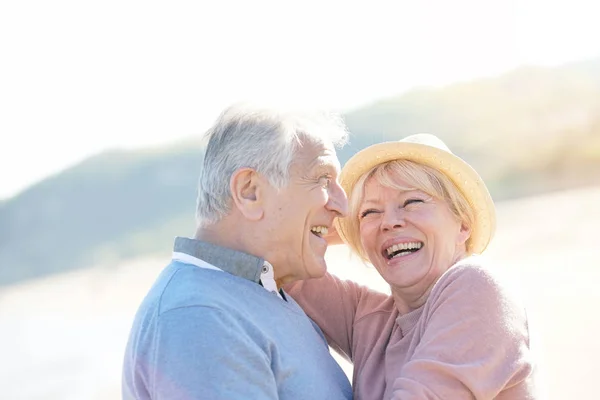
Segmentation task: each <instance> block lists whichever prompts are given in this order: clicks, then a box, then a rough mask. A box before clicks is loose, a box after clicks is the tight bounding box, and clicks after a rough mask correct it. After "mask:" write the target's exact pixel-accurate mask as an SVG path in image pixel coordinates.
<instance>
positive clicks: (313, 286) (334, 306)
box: [285, 273, 368, 360]
mask: <svg viewBox="0 0 600 400" xmlns="http://www.w3.org/2000/svg"><path fill="white" fill-rule="evenodd" d="M285 290H286V292H287V293H289V294H290V295H291V296H292V297H293V298H294V300H296V302H297V303H298V304H300V306H301V307H302V309H303V310H304V312H305V313H306V314H307V315H308V316H309V317H310V318H311V319H312V320H313V321H315V322H316V324H317V325H319V327H320V328H321V330H322V331H323V334H324V335H325V338H326V339H327V343H328V344H329V345H330V346H331V347H332V348H334V349H335V350H337V351H338V352H341V353H342V354H344V355H346V356H347V357H348V358H349V359H350V360H351V359H352V331H353V326H354V321H355V319H356V312H357V309H358V306H359V302H360V301H361V297H363V296H364V295H365V294H366V292H367V291H368V289H367V288H366V287H363V286H360V285H358V284H357V283H354V282H352V281H347V280H341V279H340V278H338V277H336V276H334V275H331V274H329V273H327V274H325V276H324V277H322V278H318V279H307V280H304V281H296V282H294V283H291V284H288V285H286V286H285Z"/></svg>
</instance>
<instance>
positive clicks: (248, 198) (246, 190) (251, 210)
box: [229, 168, 264, 221]
mask: <svg viewBox="0 0 600 400" xmlns="http://www.w3.org/2000/svg"><path fill="white" fill-rule="evenodd" d="M262 184H263V180H262V179H261V178H260V176H259V174H258V173H257V172H256V171H255V170H253V169H252V168H240V169H238V170H237V171H235V172H234V173H233V175H231V178H230V180H229V190H230V191H231V198H232V199H233V204H234V205H235V207H236V208H237V209H238V210H239V212H240V213H241V214H242V215H244V217H246V218H247V219H249V220H252V221H257V220H259V219H261V218H262V216H263V214H264V210H263V204H262V203H263V202H262V186H261V185H262Z"/></svg>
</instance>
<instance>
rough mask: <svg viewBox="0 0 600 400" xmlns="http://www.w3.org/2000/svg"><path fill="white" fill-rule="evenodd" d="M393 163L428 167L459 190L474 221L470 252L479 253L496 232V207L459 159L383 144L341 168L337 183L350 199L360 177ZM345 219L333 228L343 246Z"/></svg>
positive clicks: (416, 147) (429, 148) (421, 146)
mask: <svg viewBox="0 0 600 400" xmlns="http://www.w3.org/2000/svg"><path fill="white" fill-rule="evenodd" d="M392 160H409V161H413V162H416V163H419V164H423V165H427V166H429V167H431V168H434V169H436V170H438V171H440V172H442V173H443V174H444V175H446V176H447V177H448V178H450V180H452V182H453V183H454V184H455V185H456V187H457V188H458V190H460V191H461V193H462V194H463V196H464V197H465V199H466V200H467V201H468V202H469V204H470V206H471V207H472V209H473V212H474V216H475V221H474V224H473V226H472V227H471V243H470V249H469V250H470V252H471V253H478V254H480V253H482V252H483V251H484V250H485V248H486V247H487V246H488V244H489V243H490V241H491V240H492V237H493V235H494V232H495V230H496V211H495V210H496V208H495V206H494V202H493V200H492V196H491V195H490V192H489V191H488V188H487V186H486V185H485V183H484V182H483V180H482V179H481V177H480V176H479V174H478V173H477V172H476V171H475V170H474V169H473V168H472V167H471V166H470V165H469V164H467V163H466V162H465V161H464V160H462V159H461V158H460V157H458V156H456V155H454V154H452V153H450V152H448V151H445V150H442V149H438V148H436V147H433V146H428V145H425V144H420V143H411V142H402V141H396V142H383V143H378V144H375V145H372V146H369V147H367V148H365V149H363V150H361V151H359V152H358V153H356V154H355V155H354V156H352V157H351V158H350V159H349V160H348V162H346V164H345V165H344V168H343V169H342V172H341V175H340V184H341V186H342V187H343V188H344V190H345V191H346V193H347V194H348V196H350V195H351V194H352V190H353V189H354V185H355V184H356V182H357V181H358V180H359V179H360V177H361V176H362V175H364V174H365V173H367V172H368V171H370V170H371V169H372V168H373V167H375V166H376V165H379V164H382V163H385V162H388V161H392ZM348 218H350V217H345V218H338V219H337V221H336V228H337V229H338V232H339V234H340V237H341V238H342V240H344V241H345V242H346V243H348V241H347V239H346V238H347V237H348V230H349V223H348V222H349V221H348Z"/></svg>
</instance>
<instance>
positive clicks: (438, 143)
mask: <svg viewBox="0 0 600 400" xmlns="http://www.w3.org/2000/svg"><path fill="white" fill-rule="evenodd" d="M400 141H401V142H405V143H416V144H422V145H425V146H429V147H435V148H437V149H440V150H444V151H446V152H448V153H450V154H452V151H450V149H449V148H448V146H446V143H444V142H443V141H442V140H441V139H440V138H438V137H437V136H435V135H432V134H430V133H417V134H415V135H410V136H407V137H405V138H404V139H402V140H400Z"/></svg>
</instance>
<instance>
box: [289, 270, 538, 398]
mask: <svg viewBox="0 0 600 400" xmlns="http://www.w3.org/2000/svg"><path fill="white" fill-rule="evenodd" d="M473 262H474V258H468V259H465V260H463V261H462V262H460V263H458V264H457V265H455V266H453V267H452V268H450V269H449V270H448V271H447V272H446V273H445V274H444V275H443V276H442V277H441V278H440V279H439V281H438V282H437V283H436V284H435V286H434V287H433V289H432V291H431V294H430V296H429V298H428V300H427V302H426V303H425V304H424V305H423V306H422V307H420V308H419V309H416V310H414V311H411V312H410V313H408V314H405V315H400V314H399V313H398V310H397V309H396V307H395V305H394V300H393V298H392V297H391V296H388V295H386V294H382V293H379V292H376V291H373V290H371V289H369V288H367V287H364V286H360V285H358V284H356V283H354V282H352V281H342V280H341V279H339V278H337V277H335V276H332V275H330V274H327V275H326V276H325V277H323V278H321V279H312V280H308V281H303V282H296V283H293V284H291V285H288V286H287V287H286V290H287V292H288V293H289V294H291V295H292V297H294V299H296V301H297V302H298V303H299V304H300V305H301V306H302V308H304V310H305V311H306V313H307V314H308V315H309V316H310V317H311V318H312V319H313V320H314V321H315V322H316V323H317V324H318V325H319V326H320V327H321V328H322V329H323V332H324V333H325V335H326V336H327V339H328V341H329V344H330V345H331V347H333V348H335V349H336V350H338V351H340V352H341V353H342V354H345V355H347V356H348V357H349V358H350V360H351V361H352V362H353V363H354V376H353V389H354V398H355V399H357V400H371V399H372V400H381V399H386V400H387V399H396V400H399V399H402V400H408V399H444V400H447V399H537V398H539V397H538V395H537V394H536V385H535V383H536V382H535V373H534V372H535V369H534V360H533V359H532V354H531V351H530V347H529V330H528V325H527V316H526V313H525V310H524V308H523V307H521V306H520V305H519V304H518V303H517V302H516V301H515V300H514V299H513V298H512V297H511V295H510V294H509V293H508V292H507V290H506V289H505V288H504V287H503V286H502V285H501V284H500V283H499V282H498V280H497V279H496V278H494V276H493V275H492V274H491V273H490V272H489V271H487V270H486V269H484V268H482V267H478V266H475V265H473Z"/></svg>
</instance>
